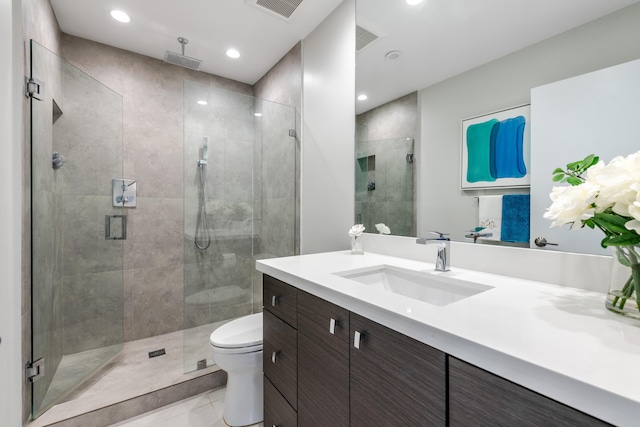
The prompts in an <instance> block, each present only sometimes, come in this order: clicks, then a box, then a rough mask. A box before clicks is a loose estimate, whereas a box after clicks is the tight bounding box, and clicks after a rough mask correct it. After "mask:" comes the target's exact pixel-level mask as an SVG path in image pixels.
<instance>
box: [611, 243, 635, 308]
mask: <svg viewBox="0 0 640 427" xmlns="http://www.w3.org/2000/svg"><path fill="white" fill-rule="evenodd" d="M612 250H613V268H612V270H611V283H610V284H609V292H608V293H607V299H606V301H605V306H606V307H607V309H609V310H610V311H612V312H614V313H616V314H619V315H621V316H625V317H631V318H634V319H638V320H640V301H639V300H638V295H640V246H635V245H634V246H616V247H613V248H612Z"/></svg>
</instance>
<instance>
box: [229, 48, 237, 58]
mask: <svg viewBox="0 0 640 427" xmlns="http://www.w3.org/2000/svg"><path fill="white" fill-rule="evenodd" d="M227 56H228V57H229V58H234V59H235V58H240V52H238V51H237V50H235V49H229V50H227Z"/></svg>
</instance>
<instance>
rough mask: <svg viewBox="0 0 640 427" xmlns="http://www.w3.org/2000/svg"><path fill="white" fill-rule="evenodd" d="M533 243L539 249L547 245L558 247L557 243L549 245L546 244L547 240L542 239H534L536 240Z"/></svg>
mask: <svg viewBox="0 0 640 427" xmlns="http://www.w3.org/2000/svg"><path fill="white" fill-rule="evenodd" d="M533 242H534V243H535V244H536V246H537V247H539V248H544V247H545V246H547V245H551V246H558V244H557V243H549V242H547V239H545V238H544V237H536V240H534V241H533Z"/></svg>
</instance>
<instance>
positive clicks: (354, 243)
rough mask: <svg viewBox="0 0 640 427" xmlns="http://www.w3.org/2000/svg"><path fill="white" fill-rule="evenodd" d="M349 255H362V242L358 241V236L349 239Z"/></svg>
mask: <svg viewBox="0 0 640 427" xmlns="http://www.w3.org/2000/svg"><path fill="white" fill-rule="evenodd" d="M351 254H352V255H364V242H363V241H362V240H361V239H358V236H353V237H352V238H351Z"/></svg>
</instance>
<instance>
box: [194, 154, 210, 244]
mask: <svg viewBox="0 0 640 427" xmlns="http://www.w3.org/2000/svg"><path fill="white" fill-rule="evenodd" d="M198 169H199V172H200V203H199V205H200V206H199V207H198V219H197V222H196V235H195V238H194V240H195V243H196V247H197V248H198V249H200V250H202V251H204V250H206V249H208V248H209V246H210V245H211V234H210V231H209V220H208V219H207V201H206V196H207V195H206V191H205V183H206V181H207V169H206V165H204V164H198Z"/></svg>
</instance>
